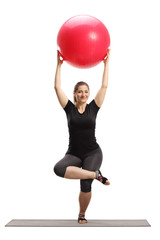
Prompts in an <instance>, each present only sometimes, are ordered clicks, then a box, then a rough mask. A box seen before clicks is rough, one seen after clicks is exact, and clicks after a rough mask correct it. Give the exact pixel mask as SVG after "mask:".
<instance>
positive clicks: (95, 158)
mask: <svg viewBox="0 0 160 240" xmlns="http://www.w3.org/2000/svg"><path fill="white" fill-rule="evenodd" d="M102 158H103V155H102V151H101V149H100V148H98V149H97V150H95V151H93V152H91V153H90V154H89V155H87V156H86V157H85V158H84V159H83V164H82V168H83V169H86V170H89V171H93V172H95V171H96V170H99V168H100V166H101V164H102ZM92 182H93V179H81V180H80V184H81V192H80V195H79V206H80V212H79V214H85V212H86V210H87V207H88V205H89V203H90V200H91V185H92ZM81 223H86V221H85V220H83V221H82V222H81Z"/></svg>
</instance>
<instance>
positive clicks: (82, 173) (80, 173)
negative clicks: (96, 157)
mask: <svg viewBox="0 0 160 240" xmlns="http://www.w3.org/2000/svg"><path fill="white" fill-rule="evenodd" d="M64 178H68V179H86V178H87V179H90V178H91V179H95V178H96V173H95V171H88V170H84V169H81V168H79V167H73V166H69V167H67V168H66V172H65V175H64Z"/></svg>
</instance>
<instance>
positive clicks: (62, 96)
mask: <svg viewBox="0 0 160 240" xmlns="http://www.w3.org/2000/svg"><path fill="white" fill-rule="evenodd" d="M60 58H61V56H60V53H59V52H58V51H57V68H56V74H55V84H54V88H55V91H56V94H57V97H58V100H59V103H60V104H61V106H62V108H64V107H65V106H66V104H67V102H68V98H67V96H66V95H65V93H64V92H63V90H62V89H61V65H62V63H63V60H61V59H60Z"/></svg>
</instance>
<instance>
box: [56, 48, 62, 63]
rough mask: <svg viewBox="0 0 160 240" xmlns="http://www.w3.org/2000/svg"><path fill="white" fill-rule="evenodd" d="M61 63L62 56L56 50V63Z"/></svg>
mask: <svg viewBox="0 0 160 240" xmlns="http://www.w3.org/2000/svg"><path fill="white" fill-rule="evenodd" d="M62 63H63V58H62V56H61V54H60V52H59V51H58V50H57V65H59V66H61V65H62Z"/></svg>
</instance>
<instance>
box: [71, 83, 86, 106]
mask: <svg viewBox="0 0 160 240" xmlns="http://www.w3.org/2000/svg"><path fill="white" fill-rule="evenodd" d="M82 85H86V86H87V87H88V90H89V85H88V84H87V83H86V82H78V83H77V84H76V85H75V87H74V91H73V93H75V92H76V91H77V90H78V88H79V86H82ZM73 101H74V104H75V103H76V98H75V96H74V97H73Z"/></svg>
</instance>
